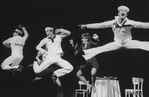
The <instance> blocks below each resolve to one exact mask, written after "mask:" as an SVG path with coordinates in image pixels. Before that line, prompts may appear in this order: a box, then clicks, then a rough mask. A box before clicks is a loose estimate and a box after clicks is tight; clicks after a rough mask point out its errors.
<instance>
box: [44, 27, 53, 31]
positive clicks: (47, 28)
mask: <svg viewBox="0 0 149 97" xmlns="http://www.w3.org/2000/svg"><path fill="white" fill-rule="evenodd" d="M49 29H54V28H53V27H46V28H45V31H47V30H49Z"/></svg>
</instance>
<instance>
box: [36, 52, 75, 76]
mask: <svg viewBox="0 0 149 97" xmlns="http://www.w3.org/2000/svg"><path fill="white" fill-rule="evenodd" d="M52 64H56V65H58V66H60V67H61V68H60V69H57V70H55V71H54V74H56V76H57V77H61V76H63V75H65V74H68V73H70V72H71V71H72V70H73V66H72V65H71V64H70V63H69V62H68V61H66V60H64V59H62V58H61V56H60V55H59V54H58V55H52V56H47V57H46V59H45V60H44V61H43V63H41V64H40V66H39V65H38V63H35V62H34V64H33V69H34V72H35V73H40V72H42V71H43V70H45V69H46V68H48V67H49V66H50V65H52Z"/></svg>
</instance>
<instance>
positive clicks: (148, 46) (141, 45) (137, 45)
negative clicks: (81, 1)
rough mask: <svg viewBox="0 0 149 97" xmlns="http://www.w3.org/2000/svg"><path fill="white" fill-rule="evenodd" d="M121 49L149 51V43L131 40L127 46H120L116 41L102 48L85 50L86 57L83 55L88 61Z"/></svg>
mask: <svg viewBox="0 0 149 97" xmlns="http://www.w3.org/2000/svg"><path fill="white" fill-rule="evenodd" d="M121 47H124V48H127V49H142V50H145V51H149V42H141V41H138V40H129V41H128V42H127V43H125V44H120V43H118V42H116V41H114V42H110V43H108V44H105V45H103V46H100V47H95V48H91V49H87V50H83V51H84V52H85V55H83V57H84V58H85V59H86V60H88V59H90V58H92V57H94V56H96V55H98V54H100V53H103V52H108V51H112V50H117V49H119V48H121Z"/></svg>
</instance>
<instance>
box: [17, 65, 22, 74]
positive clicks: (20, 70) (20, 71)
mask: <svg viewBox="0 0 149 97" xmlns="http://www.w3.org/2000/svg"><path fill="white" fill-rule="evenodd" d="M17 71H18V72H19V73H22V71H23V66H22V65H20V66H19V67H18V68H17Z"/></svg>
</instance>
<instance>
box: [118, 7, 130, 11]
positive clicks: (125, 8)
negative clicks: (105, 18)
mask: <svg viewBox="0 0 149 97" xmlns="http://www.w3.org/2000/svg"><path fill="white" fill-rule="evenodd" d="M117 10H118V11H120V10H126V12H129V11H130V9H129V8H128V7H127V6H124V5H121V6H119V7H118V8H117Z"/></svg>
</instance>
